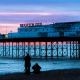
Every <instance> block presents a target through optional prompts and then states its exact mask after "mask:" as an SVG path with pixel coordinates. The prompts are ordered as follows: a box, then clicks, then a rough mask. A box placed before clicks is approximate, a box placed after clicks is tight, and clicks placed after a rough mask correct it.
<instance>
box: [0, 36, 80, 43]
mask: <svg viewBox="0 0 80 80" xmlns="http://www.w3.org/2000/svg"><path fill="white" fill-rule="evenodd" d="M38 41H39V42H48V41H51V42H52V41H80V37H37V38H9V39H8V38H6V39H0V42H38Z"/></svg>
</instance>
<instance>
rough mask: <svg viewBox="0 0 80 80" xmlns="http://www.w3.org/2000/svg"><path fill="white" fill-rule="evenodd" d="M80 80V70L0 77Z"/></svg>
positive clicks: (8, 79)
mask: <svg viewBox="0 0 80 80" xmlns="http://www.w3.org/2000/svg"><path fill="white" fill-rule="evenodd" d="M11 79H12V80H80V69H64V70H50V71H42V72H41V73H40V74H33V73H31V74H30V75H26V74H24V73H12V74H5V75H0V80H11Z"/></svg>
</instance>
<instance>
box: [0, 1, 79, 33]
mask: <svg viewBox="0 0 80 80" xmlns="http://www.w3.org/2000/svg"><path fill="white" fill-rule="evenodd" d="M69 21H71V22H72V21H80V0H0V33H8V32H10V31H13V32H14V31H17V28H18V27H19V24H20V23H29V22H43V23H52V22H69Z"/></svg>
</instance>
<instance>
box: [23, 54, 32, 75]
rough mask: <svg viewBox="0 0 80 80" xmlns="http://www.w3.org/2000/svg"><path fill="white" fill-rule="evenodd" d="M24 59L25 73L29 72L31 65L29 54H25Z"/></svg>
mask: <svg viewBox="0 0 80 80" xmlns="http://www.w3.org/2000/svg"><path fill="white" fill-rule="evenodd" d="M24 60H25V73H26V74H30V66H31V57H30V55H29V54H27V56H25V58H24Z"/></svg>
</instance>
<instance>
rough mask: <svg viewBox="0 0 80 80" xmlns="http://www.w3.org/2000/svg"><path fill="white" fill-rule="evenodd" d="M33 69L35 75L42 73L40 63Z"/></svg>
mask: <svg viewBox="0 0 80 80" xmlns="http://www.w3.org/2000/svg"><path fill="white" fill-rule="evenodd" d="M32 69H33V70H34V71H33V73H35V74H38V73H40V69H41V67H40V66H39V64H38V63H36V64H35V65H34V66H33V67H32Z"/></svg>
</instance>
